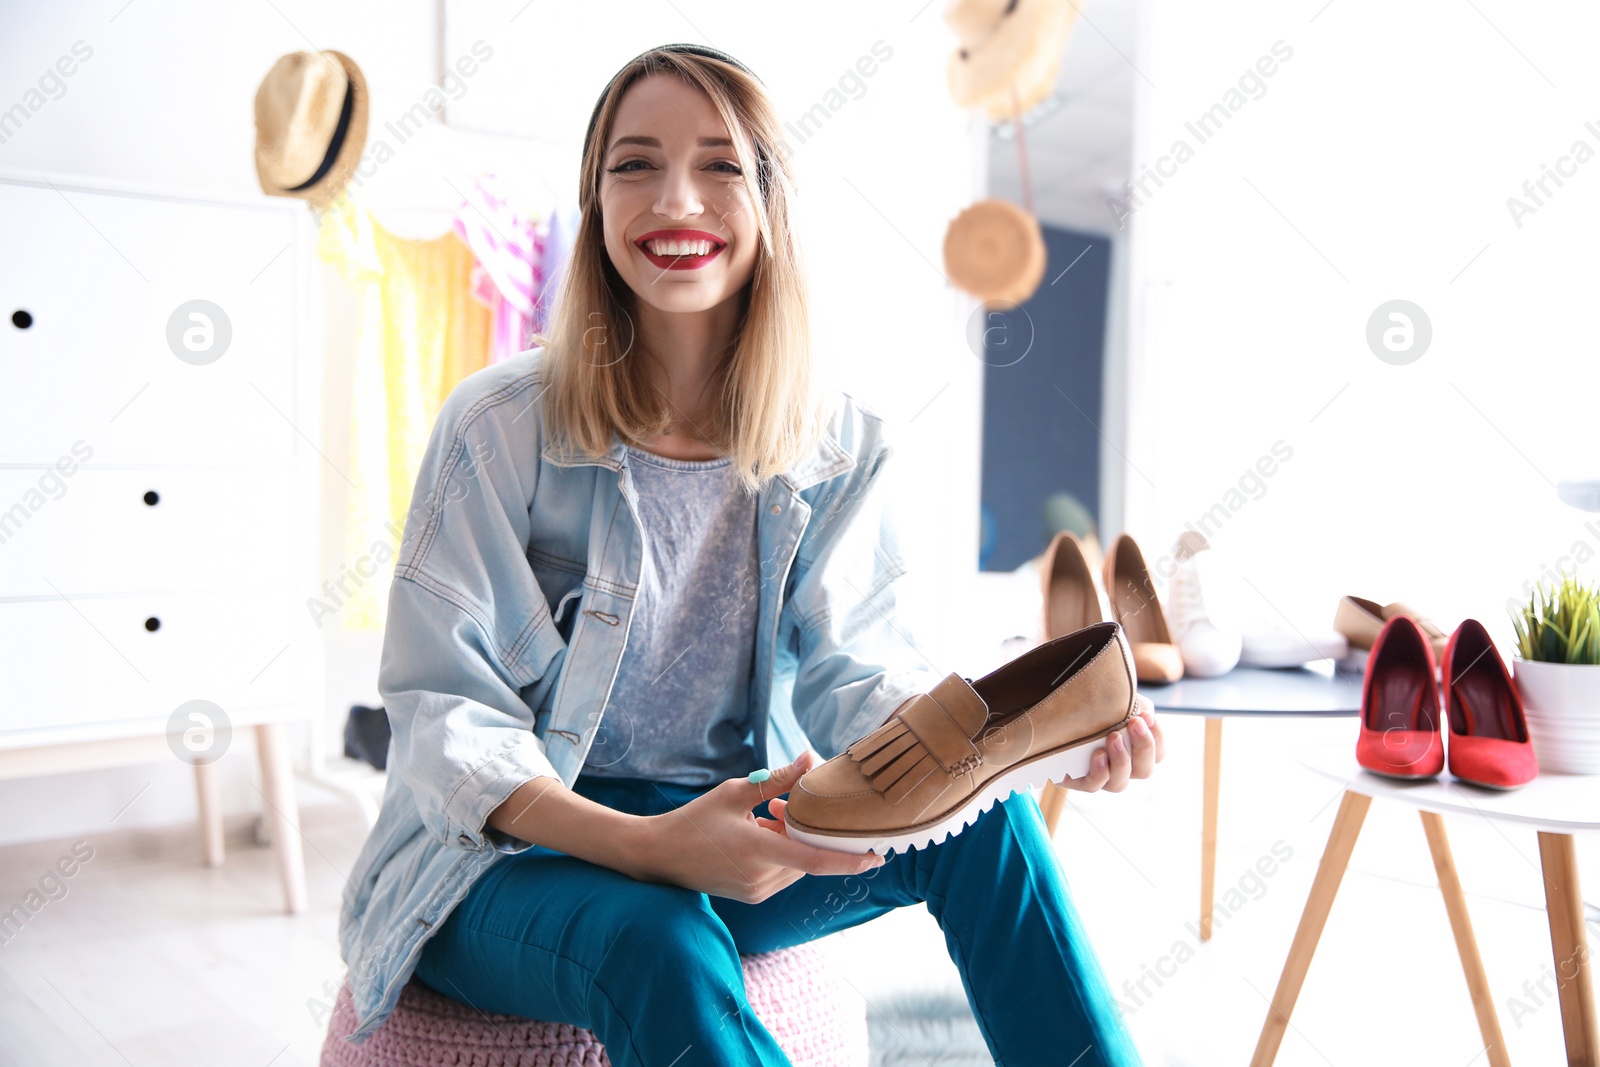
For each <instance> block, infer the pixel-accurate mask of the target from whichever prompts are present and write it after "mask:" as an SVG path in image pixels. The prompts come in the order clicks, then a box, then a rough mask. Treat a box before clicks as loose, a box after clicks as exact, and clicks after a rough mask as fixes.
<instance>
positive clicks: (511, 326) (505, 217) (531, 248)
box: [451, 174, 545, 363]
mask: <svg viewBox="0 0 1600 1067" xmlns="http://www.w3.org/2000/svg"><path fill="white" fill-rule="evenodd" d="M451 228H452V230H454V232H455V234H456V236H458V237H460V238H461V240H463V241H465V242H466V244H467V247H468V248H470V249H472V253H473V255H475V256H476V257H477V265H476V266H475V267H474V268H473V271H472V293H473V296H474V297H475V298H476V299H477V300H478V301H480V302H481V303H483V304H485V305H486V306H487V307H488V308H489V310H490V313H491V314H492V315H493V318H494V334H493V340H492V341H491V343H490V348H489V362H491V363H498V362H500V361H501V360H503V359H506V358H507V357H509V356H514V355H516V354H517V353H518V352H523V351H526V350H527V349H529V348H531V347H532V339H533V329H534V326H533V313H534V304H535V302H536V301H537V300H538V296H539V293H540V291H541V290H542V289H543V286H544V249H545V242H544V235H543V233H541V232H540V228H539V226H538V224H537V221H536V220H535V219H532V218H529V217H527V216H526V215H524V214H522V213H521V212H520V211H518V210H517V209H516V207H514V206H513V205H512V203H511V200H510V197H509V196H508V195H507V189H506V185H505V183H504V182H503V181H502V180H501V179H500V178H498V177H496V176H495V175H493V174H486V175H483V176H482V177H480V178H478V179H477V180H476V181H474V182H473V183H472V185H471V187H470V188H468V190H467V191H466V193H465V199H463V200H462V202H461V206H460V208H458V209H457V211H456V216H455V219H454V221H453V222H452V223H451Z"/></svg>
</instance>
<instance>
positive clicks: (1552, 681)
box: [1512, 659, 1600, 774]
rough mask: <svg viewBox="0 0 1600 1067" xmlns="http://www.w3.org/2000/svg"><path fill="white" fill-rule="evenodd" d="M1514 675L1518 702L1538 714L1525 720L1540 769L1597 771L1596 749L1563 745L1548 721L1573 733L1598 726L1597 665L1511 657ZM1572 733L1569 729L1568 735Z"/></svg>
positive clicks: (1599, 672)
mask: <svg viewBox="0 0 1600 1067" xmlns="http://www.w3.org/2000/svg"><path fill="white" fill-rule="evenodd" d="M1512 676H1513V678H1514V679H1515V681H1516V684H1517V692H1518V693H1519V694H1520V695H1521V697H1522V703H1523V705H1524V706H1525V707H1527V708H1528V709H1529V710H1530V711H1532V712H1535V713H1536V714H1538V716H1539V719H1540V722H1538V723H1536V722H1534V721H1533V720H1532V719H1531V718H1530V719H1529V720H1528V736H1529V739H1530V740H1531V741H1532V742H1533V750H1534V754H1535V755H1537V756H1538V758H1539V769H1540V770H1541V771H1555V772H1557V773H1561V774H1600V754H1597V753H1596V752H1595V751H1594V750H1593V749H1592V747H1590V746H1586V745H1581V744H1563V743H1562V741H1561V740H1560V739H1559V738H1557V737H1554V736H1552V727H1551V725H1550V724H1551V722H1552V721H1554V722H1556V723H1560V724H1561V726H1562V727H1563V728H1564V727H1569V726H1570V727H1571V728H1572V731H1571V732H1572V733H1586V734H1592V733H1593V731H1594V730H1595V729H1596V728H1600V665H1594V664H1587V663H1541V662H1539V661H1537V660H1525V659H1514V660H1513V661H1512ZM1568 736H1570V734H1569V735H1568Z"/></svg>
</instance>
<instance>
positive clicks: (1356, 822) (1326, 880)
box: [1250, 789, 1372, 1067]
mask: <svg viewBox="0 0 1600 1067" xmlns="http://www.w3.org/2000/svg"><path fill="white" fill-rule="evenodd" d="M1371 806H1372V798H1371V797H1369V796H1366V795H1365V794H1363V793H1357V792H1355V791H1354V790H1352V789H1346V790H1345V791H1344V799H1343V800H1341V801H1340V802H1339V814H1338V815H1337V816H1335V817H1334V820H1333V829H1332V831H1330V832H1329V834H1328V844H1327V847H1325V848H1324V849H1323V850H1322V860H1321V861H1320V862H1319V863H1318V864H1317V877H1316V879H1315V880H1314V881H1313V882H1312V883H1311V895H1310V896H1309V897H1308V898H1307V899H1306V907H1305V911H1303V912H1302V913H1301V914H1300V925H1299V926H1298V927H1297V928H1296V929H1295V932H1294V941H1293V943H1291V944H1290V946H1289V958H1288V959H1286V960H1284V962H1283V974H1281V975H1280V976H1279V977H1278V988H1277V989H1276V990H1275V991H1274V992H1273V994H1272V1006H1271V1007H1270V1008H1269V1009H1268V1010H1267V1021H1266V1022H1265V1023H1263V1024H1262V1025H1261V1037H1260V1039H1259V1040H1258V1041H1257V1042H1256V1051H1255V1055H1254V1056H1252V1057H1250V1067H1271V1064H1272V1061H1273V1060H1275V1059H1277V1057H1278V1046H1279V1045H1281V1044H1283V1034H1284V1031H1285V1030H1287V1029H1288V1028H1289V1014H1290V1013H1291V1012H1293V1011H1294V1002H1295V1001H1296V1000H1297V999H1299V996H1300V986H1301V985H1302V984H1303V983H1304V982H1305V979H1306V971H1307V970H1308V969H1309V968H1310V966H1311V957H1312V954H1314V953H1315V952H1316V951H1317V941H1318V940H1319V939H1320V938H1321V937H1322V927H1323V925H1324V924H1325V923H1326V922H1327V921H1328V912H1329V910H1330V909H1332V907H1333V898H1334V897H1335V896H1336V895H1337V894H1338V892H1339V883H1340V881H1342V880H1343V879H1344V871H1345V867H1346V866H1348V865H1349V863H1350V853H1351V852H1352V851H1353V850H1354V849H1355V847H1356V838H1357V837H1359V836H1360V834H1361V824H1362V822H1363V821H1364V820H1365V819H1366V817H1367V809H1368V808H1369V807H1371Z"/></svg>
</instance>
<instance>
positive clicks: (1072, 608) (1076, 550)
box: [1039, 530, 1105, 644]
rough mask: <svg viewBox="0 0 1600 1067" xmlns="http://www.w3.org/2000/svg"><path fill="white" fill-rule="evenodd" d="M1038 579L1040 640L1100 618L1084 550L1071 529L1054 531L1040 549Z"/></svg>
mask: <svg viewBox="0 0 1600 1067" xmlns="http://www.w3.org/2000/svg"><path fill="white" fill-rule="evenodd" d="M1039 581H1040V585H1041V586H1042V587H1043V593H1044V597H1043V600H1044V604H1043V606H1042V607H1041V609H1040V611H1039V643H1040V644H1043V643H1044V642H1046V641H1053V640H1055V639H1056V638H1058V637H1065V636H1066V635H1067V634H1070V633H1072V632H1073V631H1075V630H1081V629H1083V628H1084V627H1085V626H1092V625H1094V624H1095V623H1097V622H1102V621H1104V619H1105V616H1104V615H1103V614H1101V611H1100V593H1099V591H1098V590H1097V589H1096V588H1095V584H1094V572H1093V571H1091V570H1090V569H1089V559H1088V554H1087V553H1086V552H1085V551H1084V545H1083V542H1082V541H1080V540H1078V538H1077V535H1075V534H1074V533H1072V531H1070V530H1062V531H1061V532H1060V533H1058V534H1056V535H1055V537H1054V538H1053V539H1052V540H1051V542H1050V547H1049V548H1047V549H1045V550H1044V557H1043V558H1042V559H1041V560H1040V562H1039Z"/></svg>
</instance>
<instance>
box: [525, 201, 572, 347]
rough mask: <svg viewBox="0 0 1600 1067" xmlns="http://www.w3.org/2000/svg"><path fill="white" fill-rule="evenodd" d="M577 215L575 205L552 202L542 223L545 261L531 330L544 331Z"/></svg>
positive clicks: (557, 290)
mask: <svg viewBox="0 0 1600 1067" xmlns="http://www.w3.org/2000/svg"><path fill="white" fill-rule="evenodd" d="M579 218H580V215H579V213H578V209H577V208H575V207H564V206H562V205H560V204H552V205H551V207H550V212H549V214H548V215H547V216H546V217H545V224H544V262H543V263H542V264H541V267H542V270H541V273H542V274H543V276H544V283H543V285H542V286H541V287H540V290H539V295H538V299H537V300H536V301H535V303H534V307H533V329H534V332H535V333H541V334H542V333H544V331H545V330H546V329H547V328H548V326H549V323H550V316H551V314H552V313H553V312H554V311H555V302H556V296H557V294H558V292H559V287H560V285H561V275H562V274H563V273H565V271H566V268H567V258H568V256H569V255H570V254H571V252H572V244H573V242H574V241H575V240H576V239H577V236H578V220H579Z"/></svg>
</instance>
